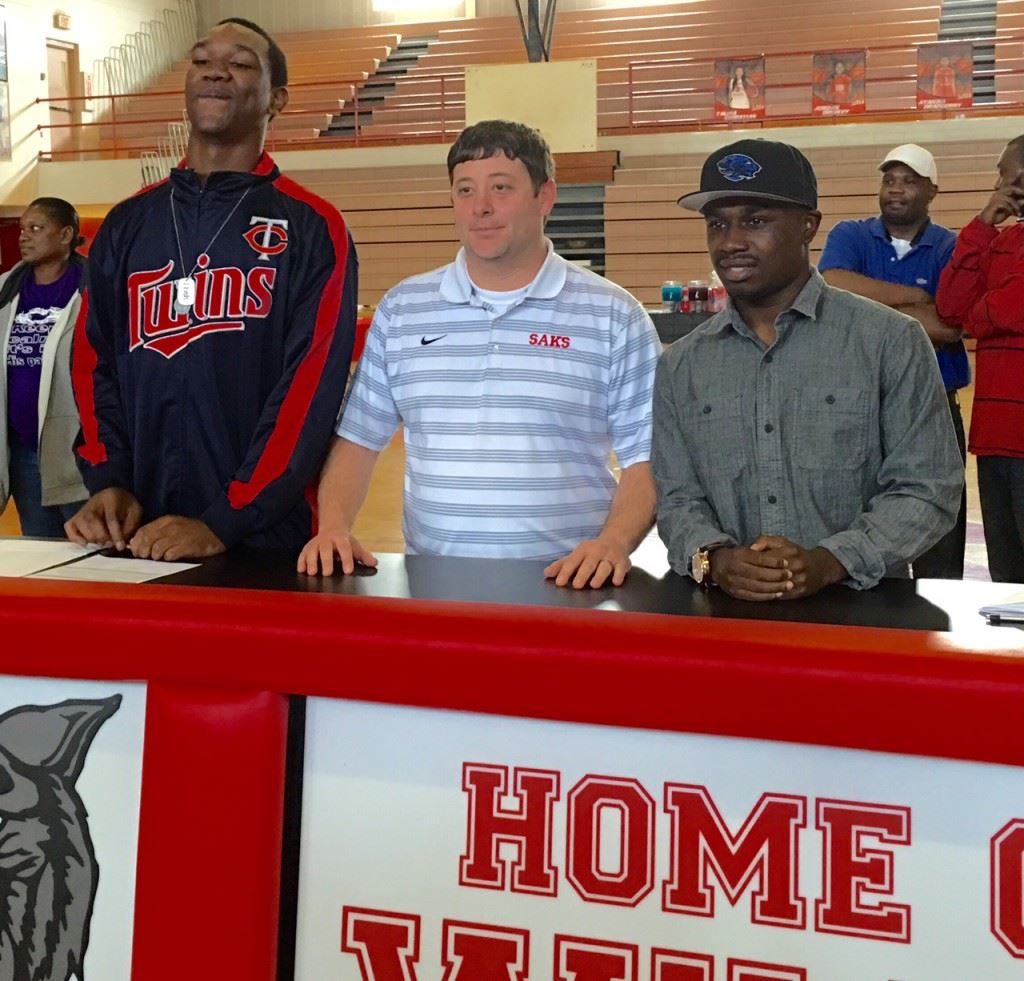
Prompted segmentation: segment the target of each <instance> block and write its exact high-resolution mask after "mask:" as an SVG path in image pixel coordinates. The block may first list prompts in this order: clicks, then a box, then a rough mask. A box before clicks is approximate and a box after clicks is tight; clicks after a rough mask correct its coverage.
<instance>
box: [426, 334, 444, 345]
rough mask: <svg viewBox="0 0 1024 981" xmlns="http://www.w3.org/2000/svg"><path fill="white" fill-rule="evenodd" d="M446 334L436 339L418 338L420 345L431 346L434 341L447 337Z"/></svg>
mask: <svg viewBox="0 0 1024 981" xmlns="http://www.w3.org/2000/svg"><path fill="white" fill-rule="evenodd" d="M447 336H448V335H447V334H440V335H439V336H438V337H431V338H430V339H429V340H428V339H427V338H426V337H421V338H420V344H433V343H434V341H439V340H441V338H443V337H447Z"/></svg>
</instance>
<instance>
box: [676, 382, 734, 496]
mask: <svg viewBox="0 0 1024 981" xmlns="http://www.w3.org/2000/svg"><path fill="white" fill-rule="evenodd" d="M681 421H682V425H683V428H684V435H685V438H686V443H687V446H688V447H689V449H690V454H691V456H692V457H693V461H694V465H695V466H696V467H697V470H698V472H699V473H700V475H701V476H702V477H709V476H712V475H718V476H722V475H729V476H735V475H736V474H738V473H739V472H740V471H741V470H743V468H744V466H745V465H746V460H747V455H746V444H745V439H746V434H745V426H744V421H745V417H744V415H743V405H742V400H741V398H740V396H739V395H719V396H715V397H711V398H700V397H698V398H697V400H696V401H695V403H694V404H693V405H692V406H691V407H690V408H689V409H688V410H687V411H686V412H685V413H684V414H683V416H682V420H681Z"/></svg>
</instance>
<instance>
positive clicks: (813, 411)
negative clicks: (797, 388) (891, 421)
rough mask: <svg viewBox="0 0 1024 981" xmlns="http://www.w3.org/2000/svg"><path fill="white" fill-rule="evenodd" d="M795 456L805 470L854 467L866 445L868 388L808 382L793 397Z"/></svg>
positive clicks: (864, 454)
mask: <svg viewBox="0 0 1024 981" xmlns="http://www.w3.org/2000/svg"><path fill="white" fill-rule="evenodd" d="M797 413H798V415H797V418H796V419H795V420H794V425H795V428H796V431H797V432H798V433H799V438H798V439H797V441H796V447H795V451H794V452H795V458H796V463H797V465H798V466H800V467H802V468H803V469H805V470H856V469H858V468H860V467H862V466H864V461H865V460H866V458H867V446H868V392H867V391H865V390H864V389H860V388H844V387H841V386H838V385H830V386H808V387H806V388H804V389H803V391H801V392H800V395H799V398H798V399H797Z"/></svg>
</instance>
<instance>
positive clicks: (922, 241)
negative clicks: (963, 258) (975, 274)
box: [818, 143, 970, 579]
mask: <svg viewBox="0 0 1024 981" xmlns="http://www.w3.org/2000/svg"><path fill="white" fill-rule="evenodd" d="M878 169H879V170H880V171H882V185H881V188H880V190H879V192H878V205H879V210H880V214H879V216H878V217H877V218H864V219H861V220H859V221H854V220H850V221H841V222H839V223H838V224H837V225H836V226H835V227H834V228H833V229H832V231H830V232H829V234H828V240H827V241H826V242H825V248H824V251H823V252H822V253H821V259H820V260H819V262H818V271H819V272H820V273H821V274H822V276H824V278H825V282H827V283H829V284H830V285H832V286H838V287H840V288H841V289H844V290H849V291H850V292H851V293H858V294H860V295H861V296H866V297H867V298H868V299H870V300H875V301H877V302H878V303H884V304H885V305H886V306H888V307H892V308H893V309H895V310H899V311H900V312H901V313H906V314H908V315H909V316H911V317H914V318H915V319H916V320H918V321H920V323H921V325H922V326H923V327H924V329H925V331H926V332H927V333H928V337H929V338H930V339H931V342H932V344H933V345H934V346H935V353H936V355H937V356H938V360H939V368H940V370H941V371H942V381H943V384H944V385H945V388H946V398H947V400H948V402H949V411H950V414H951V416H952V418H953V427H954V429H955V430H956V437H957V443H958V444H959V447H960V455H961V457H963V458H964V459H966V444H965V439H964V424H963V418H962V417H961V415H960V404H959V401H958V397H957V391H958V390H959V389H961V388H963V387H964V386H965V385H966V384H967V383H968V382H969V381H970V367H969V365H968V362H967V353H966V351H965V350H964V345H963V341H962V340H961V337H962V332H961V330H960V327H959V326H955V325H950V324H947V323H945V322H944V321H942V320H941V319H940V318H939V315H938V314H937V313H936V310H935V293H936V291H937V290H938V286H939V276H940V274H941V273H942V270H943V269H944V268H945V266H946V263H948V262H949V259H950V256H951V255H952V254H953V246H954V245H955V244H956V236H955V235H954V234H953V232H951V231H950V230H949V229H948V228H944V227H943V226H942V225H938V224H936V223H935V222H933V221H932V220H931V219H930V218H929V216H928V206H929V205H930V204H931V202H932V200H933V199H934V198H935V195H936V193H937V192H938V189H939V188H938V183H939V174H938V168H937V167H936V166H935V158H934V157H933V156H932V155H931V154H930V153H929V152H928V151H927V150H926V149H924V147H920V146H918V145H917V144H916V143H905V144H903V145H902V146H898V147H895V148H894V149H892V150H890V151H889V153H887V154H886V156H885V159H884V160H883V161H882V162H881V163H880V164H879V166H878ZM966 530H967V501H966V493H965V494H964V495H963V497H962V499H961V502H960V512H959V514H958V515H957V521H956V524H955V525H954V526H953V528H952V530H951V531H950V532H949V533H948V534H946V535H945V536H943V538H942V539H940V540H939V541H938V542H937V543H936V544H935V545H934V546H933V547H932V548H930V549H929V550H928V551H927V552H925V554H924V555H922V556H921V557H920V558H919V559H917V560H916V561H915V562H914V564H913V569H914V576H915V578H918V579H924V578H928V579H961V578H963V573H964V540H965V537H966Z"/></svg>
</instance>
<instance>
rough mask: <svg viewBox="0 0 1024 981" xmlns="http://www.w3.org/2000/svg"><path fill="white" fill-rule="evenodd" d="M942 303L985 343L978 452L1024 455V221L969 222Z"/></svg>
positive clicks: (974, 424) (976, 412)
mask: <svg viewBox="0 0 1024 981" xmlns="http://www.w3.org/2000/svg"><path fill="white" fill-rule="evenodd" d="M935 303H936V306H937V308H938V313H939V316H940V317H942V318H943V319H944V320H949V321H951V322H953V323H961V324H963V325H964V328H965V329H966V330H967V332H968V333H969V334H970V335H971V336H972V337H975V338H977V340H978V351H977V364H976V369H977V370H976V373H975V386H974V408H973V411H972V415H971V435H970V449H971V452H972V453H974V454H976V455H977V456H1010V457H1024V224H1014V225H1010V226H1009V227H1008V228H1003V229H1001V230H1000V229H998V228H993V227H992V226H991V225H986V224H985V222H983V221H982V220H981V219H980V218H975V219H973V220H972V221H971V222H970V223H969V224H967V225H965V226H964V227H963V228H962V229H961V231H960V234H959V235H958V236H957V240H956V248H955V249H954V250H953V257H952V259H950V261H949V265H947V266H946V268H945V269H944V270H943V271H942V276H941V277H940V279H939V291H938V293H937V294H936V297H935Z"/></svg>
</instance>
